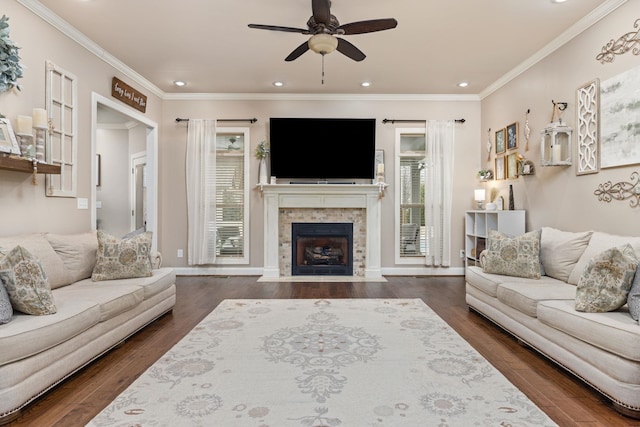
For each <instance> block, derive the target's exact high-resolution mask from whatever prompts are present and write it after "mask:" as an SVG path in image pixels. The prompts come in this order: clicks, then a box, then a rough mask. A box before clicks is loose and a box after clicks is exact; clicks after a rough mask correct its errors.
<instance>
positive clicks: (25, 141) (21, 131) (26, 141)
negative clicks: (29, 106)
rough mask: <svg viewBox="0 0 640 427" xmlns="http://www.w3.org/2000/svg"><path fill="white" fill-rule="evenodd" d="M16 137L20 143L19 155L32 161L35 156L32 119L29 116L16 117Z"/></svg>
mask: <svg viewBox="0 0 640 427" xmlns="http://www.w3.org/2000/svg"><path fill="white" fill-rule="evenodd" d="M16 136H17V138H18V141H19V143H20V155H21V156H22V157H25V158H28V159H32V158H34V157H35V155H36V150H35V147H34V146H33V119H32V118H31V116H18V119H17V128H16Z"/></svg>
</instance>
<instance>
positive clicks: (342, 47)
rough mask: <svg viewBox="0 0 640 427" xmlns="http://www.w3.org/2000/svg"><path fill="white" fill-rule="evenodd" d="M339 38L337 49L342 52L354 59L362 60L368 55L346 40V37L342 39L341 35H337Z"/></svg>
mask: <svg viewBox="0 0 640 427" xmlns="http://www.w3.org/2000/svg"><path fill="white" fill-rule="evenodd" d="M336 38H337V39H338V47H337V48H336V50H337V51H338V52H340V53H342V54H343V55H345V56H348V57H349V58H351V59H353V60H354V61H358V62H360V61H362V60H363V59H364V58H366V57H367V55H365V54H364V53H362V51H361V50H360V49H358V48H357V47H355V46H354V45H352V44H351V43H349V42H348V41H346V40H345V39H341V38H340V37H336Z"/></svg>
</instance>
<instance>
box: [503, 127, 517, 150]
mask: <svg viewBox="0 0 640 427" xmlns="http://www.w3.org/2000/svg"><path fill="white" fill-rule="evenodd" d="M506 132H507V133H506V135H505V136H506V139H507V150H515V149H516V148H518V122H514V123H511V124H510V125H509V126H507V128H506Z"/></svg>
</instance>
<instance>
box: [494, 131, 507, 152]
mask: <svg viewBox="0 0 640 427" xmlns="http://www.w3.org/2000/svg"><path fill="white" fill-rule="evenodd" d="M504 135H505V129H504V128H502V129H500V130H497V131H496V137H495V140H496V141H495V142H496V144H495V145H496V154H502V153H504V152H505V151H506V149H505V141H504Z"/></svg>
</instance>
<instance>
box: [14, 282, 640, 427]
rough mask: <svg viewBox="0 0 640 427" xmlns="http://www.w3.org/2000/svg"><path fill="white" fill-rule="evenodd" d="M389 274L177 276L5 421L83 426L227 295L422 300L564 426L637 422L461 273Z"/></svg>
mask: <svg viewBox="0 0 640 427" xmlns="http://www.w3.org/2000/svg"><path fill="white" fill-rule="evenodd" d="M387 279H388V280H389V281H388V283H262V282H261V283H258V282H257V281H256V280H257V277H210V276H198V277H178V280H177V288H178V291H177V304H176V306H175V308H174V310H173V312H172V313H169V314H167V315H165V316H163V317H162V318H160V319H158V320H157V321H156V322H154V323H152V324H151V325H149V326H148V327H146V328H145V329H144V330H142V331H141V332H139V333H138V334H136V335H134V336H133V337H131V338H130V339H128V340H127V341H126V342H125V343H124V344H123V345H121V346H119V347H118V348H116V349H114V350H113V351H111V352H109V353H108V354H106V355H105V356H104V357H102V358H100V359H99V360H97V361H95V362H94V363H93V364H91V365H90V366H88V367H87V368H85V369H83V370H82V371H80V372H79V373H77V374H76V375H74V376H72V377H71V378H69V379H68V380H67V381H65V382H63V383H62V384H60V385H59V386H58V387H56V388H55V389H54V390H52V391H50V392H49V393H47V394H45V395H44V396H43V397H42V398H40V399H38V400H37V401H36V402H34V403H33V404H31V405H30V406H28V407H27V408H25V409H24V410H23V412H22V416H21V417H20V418H18V419H17V420H16V421H14V422H12V423H10V424H8V425H10V426H38V427H40V426H64V427H75V426H84V425H85V424H86V423H87V422H88V421H89V420H91V419H92V418H93V417H94V416H95V415H96V414H97V413H98V412H100V411H101V410H102V409H103V408H104V407H106V406H107V405H108V404H109V403H110V402H111V401H112V400H113V399H114V398H115V397H116V396H117V395H118V394H120V393H121V392H122V391H123V390H124V389H125V388H127V386H128V385H129V384H130V383H131V382H133V381H134V380H135V379H136V378H137V377H138V376H139V375H140V374H141V373H142V372H144V370H146V369H147V368H148V367H149V366H150V365H151V364H153V362H154V361H155V360H157V359H158V358H160V356H162V354H164V353H165V352H166V351H167V350H168V349H169V348H170V347H172V346H173V345H174V344H175V343H176V342H178V341H179V340H180V338H182V337H183V336H184V335H185V334H186V333H187V332H189V331H190V330H191V329H192V328H193V327H194V326H195V325H196V324H197V323H198V322H199V321H200V320H201V319H202V318H204V317H205V316H206V315H207V314H208V313H210V312H211V311H212V310H213V309H214V308H215V307H216V306H217V305H218V304H219V303H220V301H222V300H224V299H229V298H258V299H261V298H421V299H422V300H423V301H424V302H425V303H426V304H428V305H429V306H430V307H431V308H432V309H433V310H434V311H436V312H437V313H438V314H439V315H440V317H442V318H443V319H444V320H445V321H446V322H447V323H449V325H451V326H452V327H453V328H454V329H455V330H456V331H457V332H458V333H459V334H460V335H461V336H462V337H464V338H465V339H466V340H467V341H468V342H469V343H470V344H471V345H473V347H475V348H476V349H477V350H478V351H479V352H480V353H481V354H482V355H483V356H484V357H485V358H486V359H488V360H489V361H490V362H491V363H492V364H493V365H494V366H495V367H496V368H498V369H499V370H500V371H501V372H502V373H503V374H504V375H505V376H506V377H507V378H508V379H509V380H510V381H511V382H512V383H513V384H515V385H516V386H517V387H518V388H519V389H520V390H522V391H523V392H524V393H525V394H526V395H527V396H529V398H530V399H531V400H533V401H534V402H535V403H536V404H537V405H538V406H539V407H540V408H542V409H543V410H544V411H545V412H546V413H547V414H548V415H549V416H550V417H551V418H552V419H553V420H554V421H555V422H556V423H557V424H559V425H560V426H608V427H616V426H636V427H637V426H640V421H638V420H632V419H630V418H626V417H624V416H622V415H619V414H618V413H617V412H615V411H614V410H613V409H612V407H611V404H610V403H609V402H608V401H606V400H605V399H604V398H602V397H601V396H600V395H599V394H597V393H596V392H594V391H593V390H592V389H590V388H589V387H587V386H585V385H584V384H583V383H582V382H580V381H579V380H577V379H576V378H574V377H573V376H571V375H569V374H566V373H565V372H564V371H562V370H560V369H559V368H556V366H555V365H553V364H552V363H550V362H548V361H547V360H546V359H544V358H543V357H541V356H540V355H538V354H537V353H536V352H534V351H532V350H531V349H529V348H527V347H523V346H520V345H519V344H518V343H517V341H516V340H515V339H514V338H513V337H511V336H510V335H508V334H506V333H505V332H503V331H502V330H501V329H499V328H497V327H496V326H494V325H493V324H491V323H490V322H488V321H486V320H485V319H484V318H482V317H481V316H479V315H477V314H475V313H474V312H470V311H469V310H468V308H467V306H466V304H465V302H464V279H463V278H462V277H439V278H432V277H387ZM349 427H359V426H349Z"/></svg>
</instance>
